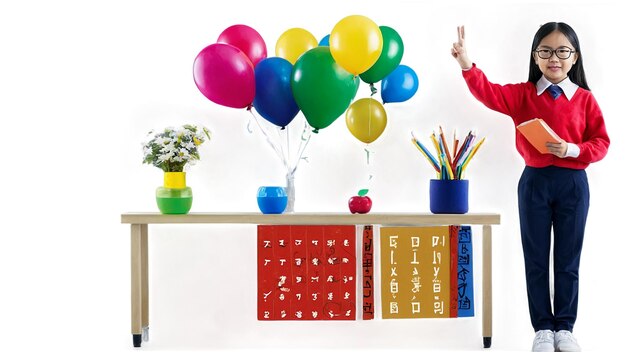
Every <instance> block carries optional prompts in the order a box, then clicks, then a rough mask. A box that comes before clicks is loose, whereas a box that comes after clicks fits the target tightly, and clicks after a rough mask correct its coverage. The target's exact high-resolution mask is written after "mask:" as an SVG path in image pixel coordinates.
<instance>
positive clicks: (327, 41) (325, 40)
mask: <svg viewBox="0 0 626 352" xmlns="http://www.w3.org/2000/svg"><path fill="white" fill-rule="evenodd" d="M318 46H330V34H326V36H325V37H324V38H322V40H320V43H319V44H318Z"/></svg>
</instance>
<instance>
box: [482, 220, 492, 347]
mask: <svg viewBox="0 0 626 352" xmlns="http://www.w3.org/2000/svg"><path fill="white" fill-rule="evenodd" d="M491 308H492V297H491V225H483V347H484V348H489V347H491V333H492V332H491V324H492V314H493V313H492V309H491Z"/></svg>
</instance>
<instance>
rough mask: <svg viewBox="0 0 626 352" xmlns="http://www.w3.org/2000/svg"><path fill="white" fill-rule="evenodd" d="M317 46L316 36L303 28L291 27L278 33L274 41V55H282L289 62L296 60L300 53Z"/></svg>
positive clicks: (293, 62)
mask: <svg viewBox="0 0 626 352" xmlns="http://www.w3.org/2000/svg"><path fill="white" fill-rule="evenodd" d="M315 47H317V38H315V36H314V35H313V34H311V32H309V31H307V30H306V29H303V28H291V29H288V30H286V31H285V32H284V33H283V34H281V35H280V37H279V38H278V41H276V56H278V57H282V58H283V59H286V60H287V61H289V62H291V64H292V65H293V64H295V63H296V61H298V58H299V57H300V55H302V54H304V53H305V52H307V51H308V50H309V49H313V48H315Z"/></svg>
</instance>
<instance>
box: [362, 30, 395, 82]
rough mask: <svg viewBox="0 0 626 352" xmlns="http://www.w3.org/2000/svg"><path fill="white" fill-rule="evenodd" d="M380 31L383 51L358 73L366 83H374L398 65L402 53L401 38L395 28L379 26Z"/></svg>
mask: <svg viewBox="0 0 626 352" xmlns="http://www.w3.org/2000/svg"><path fill="white" fill-rule="evenodd" d="M380 32H381V33H382V34H383V51H382V52H381V53H380V56H379V57H378V60H376V62H375V63H374V65H373V66H372V67H370V68H369V70H367V71H365V72H363V73H361V74H360V75H359V77H361V79H362V80H363V82H366V83H376V82H378V81H380V80H381V79H383V78H385V77H387V75H389V74H390V73H391V72H392V71H393V70H395V69H396V67H398V65H399V64H400V61H401V60H402V55H403V54H404V44H403V43H402V38H400V34H398V32H396V30H395V29H393V28H391V27H387V26H380Z"/></svg>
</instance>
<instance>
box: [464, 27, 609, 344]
mask: <svg viewBox="0 0 626 352" xmlns="http://www.w3.org/2000/svg"><path fill="white" fill-rule="evenodd" d="M457 32H458V41H457V42H456V43H453V44H452V56H453V57H454V58H455V59H456V60H457V61H458V63H459V65H460V66H461V69H463V77H464V78H465V81H466V83H467V86H468V87H469V90H470V92H471V93H472V94H473V95H474V97H476V99H478V100H479V101H481V102H482V103H483V104H485V106H487V107H488V108H490V109H492V110H495V111H498V112H501V113H503V114H505V115H508V116H510V117H511V118H512V119H513V123H514V124H515V126H517V125H519V124H520V123H522V122H525V121H528V120H531V119H533V118H536V117H538V118H542V119H543V120H544V121H545V122H546V123H547V124H548V125H549V126H550V127H551V128H552V129H553V130H554V131H555V132H556V134H558V135H559V137H561V140H560V141H559V142H558V143H546V146H547V148H548V150H549V153H547V154H541V153H540V152H539V151H538V150H537V149H535V148H534V147H533V146H532V145H531V144H530V143H529V142H528V141H527V140H526V139H525V138H524V136H522V135H521V134H520V133H519V132H518V131H516V134H515V146H516V148H517V151H518V152H519V153H520V154H521V156H522V157H523V158H524V162H525V164H526V167H525V169H524V172H523V173H522V176H521V178H520V180H519V185H518V189H517V192H518V207H519V218H520V230H521V235H522V248H523V250H524V262H525V270H526V288H527V295H528V306H529V310H530V320H531V322H532V325H533V328H534V329H535V332H536V334H535V339H534V341H533V348H532V351H537V352H544V351H545V352H552V351H555V348H556V349H557V351H561V352H570V351H580V347H579V346H578V343H577V342H576V339H574V337H573V336H572V330H573V328H574V322H575V321H576V312H577V307H578V267H579V263H580V253H581V249H582V244H583V235H584V230H585V221H586V218H587V211H588V209H589V187H588V184H587V175H586V173H585V168H586V167H587V166H589V164H590V163H593V162H596V161H599V160H601V159H602V158H604V156H605V155H606V153H607V150H608V147H609V142H610V141H609V137H608V135H607V133H606V128H605V126H604V119H603V117H602V112H601V111H600V108H599V106H598V103H597V102H596V100H595V99H594V97H593V95H592V94H591V91H590V90H589V86H588V85H587V80H586V78H585V71H584V69H583V57H582V53H581V51H580V44H579V42H578V37H577V35H576V33H575V32H574V30H573V29H572V28H571V27H570V26H568V25H567V24H565V23H562V22H550V23H546V24H544V25H542V26H541V27H540V28H539V30H538V31H537V33H536V34H535V38H534V40H533V43H532V47H531V51H530V72H529V74H528V82H525V83H519V84H506V85H499V84H495V83H491V82H489V80H488V79H487V77H486V76H485V74H484V73H483V72H482V71H481V70H480V69H479V68H477V67H476V65H475V64H474V63H473V62H472V61H471V60H470V59H469V57H468V55H467V51H466V49H465V28H464V27H463V26H460V27H458V28H457ZM552 230H553V231H554V253H553V255H554V309H553V307H552V303H551V300H550V288H549V286H550V284H549V261H550V242H551V231H552Z"/></svg>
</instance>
